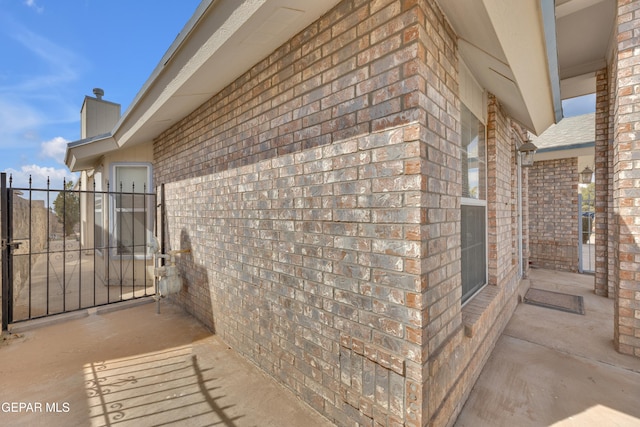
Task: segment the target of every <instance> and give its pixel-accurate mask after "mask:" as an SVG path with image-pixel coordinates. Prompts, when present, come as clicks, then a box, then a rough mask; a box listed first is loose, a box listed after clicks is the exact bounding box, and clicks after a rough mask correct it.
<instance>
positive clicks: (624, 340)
mask: <svg viewBox="0 0 640 427" xmlns="http://www.w3.org/2000/svg"><path fill="white" fill-rule="evenodd" d="M617 10H618V20H617V23H618V27H617V64H616V70H617V72H616V74H615V75H616V84H615V85H613V87H612V90H613V94H614V95H613V96H614V97H615V99H616V102H615V106H616V108H615V111H614V117H613V126H614V129H613V132H614V141H615V143H614V153H613V169H612V172H613V182H614V184H613V200H614V215H615V217H616V220H617V221H616V224H615V226H616V228H617V230H616V231H617V233H616V235H617V236H618V240H617V242H616V243H617V245H616V251H615V252H616V254H617V262H616V264H615V265H616V267H617V268H616V269H615V274H614V280H616V282H617V284H618V287H617V289H616V290H617V295H616V312H615V321H614V325H615V342H616V346H617V348H618V351H620V352H621V353H625V354H632V355H635V356H639V357H640V255H639V253H640V194H638V191H639V190H638V188H640V161H639V160H638V152H639V151H640V142H638V137H637V133H638V129H639V128H640V121H639V120H638V113H637V97H638V93H639V90H638V85H637V80H638V77H639V76H640V49H639V48H640V41H639V40H638V37H637V33H638V28H640V1H631V0H624V1H623V0H618V9H617Z"/></svg>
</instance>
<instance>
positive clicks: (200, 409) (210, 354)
mask: <svg viewBox="0 0 640 427" xmlns="http://www.w3.org/2000/svg"><path fill="white" fill-rule="evenodd" d="M155 310H156V305H155V304H146V305H142V306H137V307H133V308H127V309H125V310H121V311H115V312H109V313H102V314H99V313H96V314H92V315H89V316H88V317H84V318H80V319H74V320H70V321H68V322H65V323H59V324H54V325H50V326H42V325H40V327H39V328H38V329H34V330H27V331H23V332H21V333H19V334H17V335H11V336H9V337H8V339H6V340H3V341H0V378H2V386H1V387H0V425H11V426H39V425H42V426H71V425H77V426H80V425H90V426H126V425H132V426H133V425H135V426H149V425H180V426H203V425H223V426H226V427H242V426H294V425H307V426H326V427H329V426H331V425H332V424H331V423H330V422H329V421H328V420H327V419H325V418H323V417H322V416H321V415H319V414H318V413H317V412H315V411H314V410H313V409H311V408H310V407H308V406H306V405H305V404H304V403H303V402H302V401H300V400H299V399H298V398H296V397H295V396H294V395H293V394H292V393H290V392H289V391H288V390H286V389H284V388H283V387H281V386H280V385H279V384H277V383H276V382H275V381H273V380H272V379H271V378H269V377H267V376H266V375H265V374H263V373H262V372H261V371H260V370H259V369H258V368H257V367H255V366H254V365H252V364H250V363H249V362H247V361H246V359H244V358H242V357H240V356H239V355H237V354H236V353H235V352H234V351H233V350H232V349H230V348H229V347H227V346H226V345H225V344H224V343H223V342H222V341H221V340H220V339H218V338H217V337H216V336H214V335H212V334H211V333H210V332H208V331H207V330H206V329H205V328H203V327H202V326H201V325H200V324H199V323H198V322H197V321H196V320H195V319H193V318H192V317H190V316H188V315H186V314H185V313H184V312H182V310H180V309H179V308H176V307H173V306H171V305H169V304H167V303H163V304H162V312H161V314H160V315H157V314H156V312H155Z"/></svg>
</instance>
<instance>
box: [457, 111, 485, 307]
mask: <svg viewBox="0 0 640 427" xmlns="http://www.w3.org/2000/svg"><path fill="white" fill-rule="evenodd" d="M461 145H462V146H461V152H462V201H461V218H460V222H461V227H460V229H461V236H460V240H461V249H462V250H461V260H460V261H461V264H462V302H463V303H464V302H466V301H467V300H468V299H469V298H471V296H473V294H475V293H476V292H477V291H478V290H479V289H480V288H481V287H482V286H484V285H485V284H486V282H487V230H486V222H487V206H486V199H487V194H486V193H487V192H486V187H487V185H486V179H487V178H486V166H485V165H486V162H485V159H486V146H485V127H484V125H483V124H482V122H481V121H480V120H478V119H477V118H476V117H475V116H474V115H473V114H472V113H471V112H470V111H469V110H468V109H467V108H466V107H465V106H464V105H463V106H462V135H461Z"/></svg>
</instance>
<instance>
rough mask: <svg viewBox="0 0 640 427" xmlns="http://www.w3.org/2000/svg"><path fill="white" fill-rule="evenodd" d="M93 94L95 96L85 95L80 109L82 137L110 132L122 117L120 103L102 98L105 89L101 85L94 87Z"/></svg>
mask: <svg viewBox="0 0 640 427" xmlns="http://www.w3.org/2000/svg"><path fill="white" fill-rule="evenodd" d="M93 94H94V95H95V98H93V97H90V96H85V97H84V103H83V104H82V109H81V110H80V139H86V138H91V137H93V136H98V135H103V134H105V133H109V132H111V131H112V130H113V128H114V127H115V125H116V123H118V120H119V119H120V104H116V103H114V102H109V101H106V100H104V99H102V97H103V96H104V90H103V89H101V88H99V87H96V88H94V89H93Z"/></svg>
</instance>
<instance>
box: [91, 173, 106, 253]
mask: <svg viewBox="0 0 640 427" xmlns="http://www.w3.org/2000/svg"><path fill="white" fill-rule="evenodd" d="M93 184H94V188H93V190H94V191H93V210H94V218H93V219H94V222H93V236H94V237H93V239H94V247H95V249H96V250H97V251H98V252H99V253H101V251H102V249H103V248H104V210H103V209H104V203H103V198H104V195H103V194H102V172H100V171H96V172H95V173H94V174H93Z"/></svg>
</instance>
